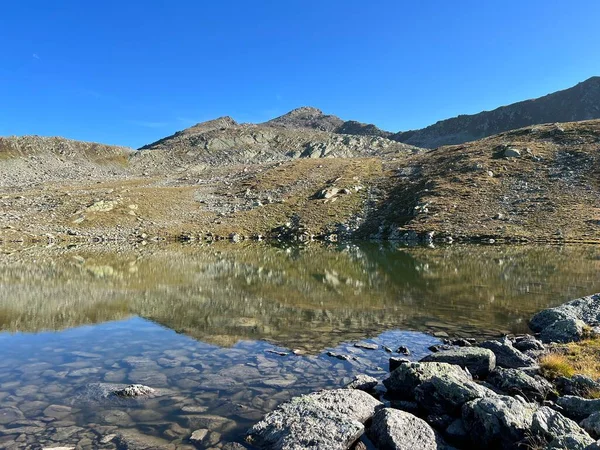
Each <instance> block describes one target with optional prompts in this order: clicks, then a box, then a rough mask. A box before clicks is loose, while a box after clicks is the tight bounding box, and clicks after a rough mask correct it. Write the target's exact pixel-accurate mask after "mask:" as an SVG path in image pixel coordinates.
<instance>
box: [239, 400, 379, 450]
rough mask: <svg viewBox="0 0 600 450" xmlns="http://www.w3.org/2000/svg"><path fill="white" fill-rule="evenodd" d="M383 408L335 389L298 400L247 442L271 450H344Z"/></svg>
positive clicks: (281, 409)
mask: <svg viewBox="0 0 600 450" xmlns="http://www.w3.org/2000/svg"><path fill="white" fill-rule="evenodd" d="M381 405H382V404H381V403H380V402H379V401H377V400H376V399H374V398H373V397H371V396H370V395H369V394H367V393H366V392H363V391H360V390H354V389H335V390H329V391H322V392H317V393H313V394H309V395H303V396H301V397H296V398H294V399H292V400H291V401H289V402H287V403H284V404H283V405H281V406H279V407H278V408H277V409H276V410H275V411H273V412H271V413H269V414H267V415H266V416H265V418H264V419H263V420H262V421H260V422H259V423H257V424H256V425H254V426H253V427H252V428H251V429H250V430H249V432H248V435H247V441H248V442H249V443H251V444H252V445H254V446H256V447H258V448H263V449H270V450H298V449H303V448H311V449H315V450H320V449H323V450H326V449H331V450H336V449H340V450H345V449H347V448H349V447H350V445H352V443H354V442H355V441H356V440H357V439H358V438H359V437H360V436H361V435H362V434H363V432H364V426H363V423H364V422H366V421H367V420H369V419H370V418H371V417H373V415H374V414H375V410H376V409H377V408H379V407H380V406H381Z"/></svg>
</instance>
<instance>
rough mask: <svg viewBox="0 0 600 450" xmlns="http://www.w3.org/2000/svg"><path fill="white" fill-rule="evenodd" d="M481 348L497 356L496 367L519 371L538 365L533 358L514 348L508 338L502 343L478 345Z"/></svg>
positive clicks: (488, 342)
mask: <svg viewBox="0 0 600 450" xmlns="http://www.w3.org/2000/svg"><path fill="white" fill-rule="evenodd" d="M478 347H481V348H487V349H488V350H491V351H492V352H493V353H494V355H495V356H496V366H498V367H504V368H507V369H518V368H520V367H531V366H534V365H535V364H536V362H535V360H534V359H533V358H530V357H529V356H527V355H525V354H523V353H522V352H521V351H520V350H517V349H516V348H515V347H513V345H512V342H510V341H509V340H508V339H507V338H504V339H503V340H502V341H495V340H492V341H485V342H482V343H481V344H479V345H478Z"/></svg>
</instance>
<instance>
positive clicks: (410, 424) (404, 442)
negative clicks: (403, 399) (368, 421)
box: [367, 408, 439, 450]
mask: <svg viewBox="0 0 600 450" xmlns="http://www.w3.org/2000/svg"><path fill="white" fill-rule="evenodd" d="M367 434H368V436H369V438H370V439H371V441H372V442H373V444H375V446H376V447H377V448H378V449H380V450H413V449H416V448H418V449H422V450H437V449H438V448H439V447H438V438H437V437H436V434H435V432H434V431H433V428H431V427H430V426H429V425H428V424H427V422H425V421H424V420H422V419H419V418H418V417H416V416H413V415H412V414H409V413H407V412H404V411H400V410H398V409H391V408H385V409H381V410H379V411H378V412H377V414H375V417H373V423H372V425H371V427H370V428H369V430H368V433H367Z"/></svg>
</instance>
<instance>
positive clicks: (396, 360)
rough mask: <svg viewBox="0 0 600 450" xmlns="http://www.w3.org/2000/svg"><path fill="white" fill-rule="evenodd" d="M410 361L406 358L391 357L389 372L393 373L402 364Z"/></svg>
mask: <svg viewBox="0 0 600 450" xmlns="http://www.w3.org/2000/svg"><path fill="white" fill-rule="evenodd" d="M409 362H410V359H407V358H397V357H395V356H393V357H391V358H390V360H389V365H390V372H393V371H394V370H396V369H397V368H398V367H400V366H401V365H402V364H404V363H409Z"/></svg>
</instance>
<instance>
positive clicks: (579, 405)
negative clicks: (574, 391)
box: [556, 395, 600, 420]
mask: <svg viewBox="0 0 600 450" xmlns="http://www.w3.org/2000/svg"><path fill="white" fill-rule="evenodd" d="M556 404H557V405H558V406H559V407H560V408H562V412H563V413H564V414H565V416H567V417H570V418H571V419H573V420H583V419H585V418H587V417H588V416H590V415H592V414H594V413H595V412H598V411H600V399H587V398H582V397H577V396H575V395H565V396H564V397H559V398H558V399H557V400H556Z"/></svg>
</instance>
